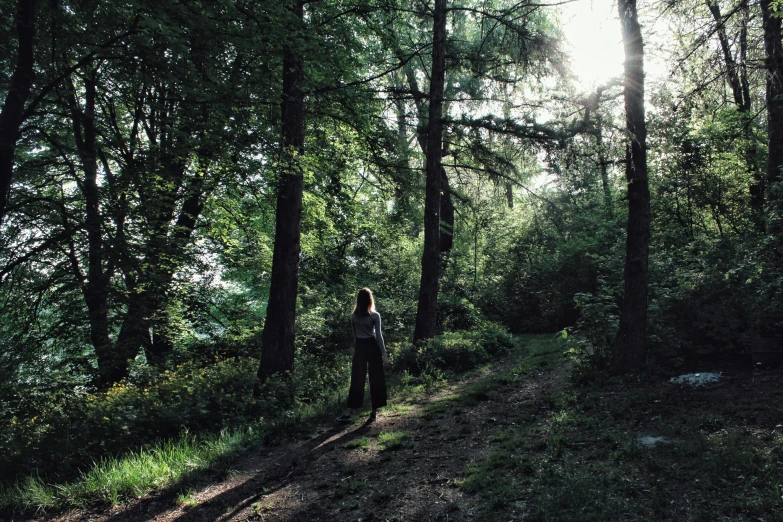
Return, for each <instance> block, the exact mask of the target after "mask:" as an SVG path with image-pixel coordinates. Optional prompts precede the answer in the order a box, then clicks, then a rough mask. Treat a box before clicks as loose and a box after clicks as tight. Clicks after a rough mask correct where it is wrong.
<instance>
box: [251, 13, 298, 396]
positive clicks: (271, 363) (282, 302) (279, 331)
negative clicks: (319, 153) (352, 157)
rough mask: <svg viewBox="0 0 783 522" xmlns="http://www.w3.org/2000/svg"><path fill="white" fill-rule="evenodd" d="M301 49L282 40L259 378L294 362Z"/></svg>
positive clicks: (285, 370)
mask: <svg viewBox="0 0 783 522" xmlns="http://www.w3.org/2000/svg"><path fill="white" fill-rule="evenodd" d="M293 12H294V15H295V16H296V18H297V24H298V28H297V30H296V31H295V34H301V32H302V30H303V27H302V26H303V19H304V3H303V2H302V1H301V0H298V1H297V2H296V4H295V5H294V6H293ZM302 61H303V60H302V55H301V51H299V50H297V49H295V48H294V47H293V45H291V44H286V45H285V47H284V49H283V108H282V110H283V139H282V148H283V151H282V155H283V161H282V165H283V168H282V171H281V173H280V184H279V187H278V194H277V210H276V213H275V247H274V253H273V257H272V281H271V287H270V290H269V301H268V304H267V312H266V322H265V323H264V331H263V333H262V335H261V364H260V366H259V368H258V379H259V381H260V382H264V381H266V380H267V379H268V378H269V377H270V376H271V375H274V374H278V373H285V372H288V371H291V370H293V367H294V334H295V319H296V295H297V286H298V284H299V250H300V231H301V224H302V184H303V176H302V170H301V166H300V163H299V162H300V161H301V158H300V155H301V154H302V152H303V151H304V96H303V94H302V81H303V79H304V67H303V63H302Z"/></svg>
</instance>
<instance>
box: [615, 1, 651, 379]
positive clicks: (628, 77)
mask: <svg viewBox="0 0 783 522" xmlns="http://www.w3.org/2000/svg"><path fill="white" fill-rule="evenodd" d="M618 9H619V12H620V21H621V23H622V29H623V47H624V48H625V82H624V83H625V88H624V98H625V120H626V126H627V129H628V135H629V140H630V143H629V145H628V149H627V150H628V152H627V154H626V158H627V164H626V169H625V174H626V179H627V182H628V228H627V231H628V236H627V239H626V247H625V271H624V273H623V280H624V289H625V292H624V294H623V300H622V304H621V307H620V327H619V330H618V332H617V339H616V341H615V346H614V360H613V362H612V369H613V371H614V372H615V373H628V372H633V371H638V370H640V369H642V368H643V367H644V364H645V359H646V356H647V344H646V338H645V337H646V329H647V281H648V251H649V244H650V189H649V186H648V182H647V129H646V124H645V114H644V46H643V42H642V33H641V27H640V26H639V20H638V18H637V12H636V0H618Z"/></svg>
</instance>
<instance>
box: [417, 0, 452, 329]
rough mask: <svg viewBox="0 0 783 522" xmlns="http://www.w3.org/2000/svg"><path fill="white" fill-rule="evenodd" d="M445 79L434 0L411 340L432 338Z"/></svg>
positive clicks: (442, 14) (442, 6) (440, 6)
mask: <svg viewBox="0 0 783 522" xmlns="http://www.w3.org/2000/svg"><path fill="white" fill-rule="evenodd" d="M445 79H446V0H435V7H434V11H433V27H432V74H431V75H430V103H429V116H428V125H427V127H428V130H427V151H426V157H427V164H426V169H425V170H426V176H427V185H426V193H425V198H424V253H423V254H422V258H421V282H420V286H419V303H418V308H417V310H416V327H415V330H414V333H413V340H414V341H420V340H423V339H431V338H433V337H435V326H436V315H437V310H438V289H439V281H438V278H439V275H440V207H441V156H442V154H443V151H442V148H443V121H442V120H443V93H444V88H445Z"/></svg>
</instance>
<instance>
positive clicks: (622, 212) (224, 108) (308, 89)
mask: <svg viewBox="0 0 783 522" xmlns="http://www.w3.org/2000/svg"><path fill="white" fill-rule="evenodd" d="M780 7H781V6H780V4H779V2H778V1H777V0H759V1H758V2H752V1H749V0H661V1H649V2H645V3H644V4H642V3H639V5H637V1H636V0H618V1H617V5H616V6H615V9H616V12H617V15H618V19H619V20H618V24H617V41H618V45H622V46H623V48H624V53H625V65H624V74H623V76H622V77H620V78H614V79H609V80H607V82H606V83H605V84H603V85H600V86H597V87H595V88H594V89H593V90H590V91H587V92H585V91H583V90H580V87H579V83H578V82H576V81H575V78H574V77H573V74H572V73H571V72H570V71H571V63H570V59H569V56H568V53H567V50H566V48H565V44H564V36H565V35H564V34H563V30H562V24H561V22H560V21H559V18H558V11H557V9H556V8H555V4H554V3H553V4H546V3H539V2H535V1H530V0H525V1H522V2H516V1H514V2H512V1H506V0H482V1H477V0H426V1H425V0H310V1H306V0H286V1H280V2H276V1H275V2H273V1H252V0H216V1H210V2H202V1H197V0H181V1H177V2H174V1H156V2H151V1H148V0H127V1H124V2H115V1H109V0H47V1H44V0H0V71H1V74H0V95H1V97H0V99H1V100H2V102H3V105H2V112H0V426H2V428H1V429H0V484H2V485H3V486H2V489H0V501H2V506H3V509H8V510H16V511H19V510H22V511H23V510H33V511H35V509H36V508H40V507H42V506H43V507H46V508H49V507H52V506H48V505H45V502H42V503H41V504H40V505H39V506H36V505H34V504H35V502H32V501H29V500H24V501H23V500H19V499H18V495H19V491H21V490H22V489H24V488H25V486H21V487H20V486H19V485H20V484H22V485H24V484H28V485H29V488H32V487H33V486H32V485H33V484H59V483H64V482H68V481H71V480H73V479H74V478H75V477H78V476H80V474H83V473H85V472H87V471H88V470H89V469H91V467H92V466H94V464H95V463H96V462H99V461H100V460H101V459H104V458H107V459H109V458H121V457H122V456H123V455H127V454H131V453H133V452H137V451H139V450H140V449H142V448H147V447H150V445H154V444H158V443H161V441H170V440H175V439H176V438H177V437H180V438H181V437H182V436H183V433H184V434H186V436H190V435H193V436H196V437H205V439H204V440H212V439H209V437H218V438H220V437H222V435H220V434H221V433H222V434H226V433H234V432H233V431H232V430H238V431H237V432H239V431H242V430H245V431H244V433H248V431H247V430H248V427H251V428H252V429H251V430H250V431H253V430H255V432H254V433H255V435H252V437H261V438H262V439H263V437H264V436H266V435H264V434H268V433H271V432H267V431H264V430H267V428H268V427H269V426H274V430H277V431H275V433H276V434H278V435H279V434H280V433H285V432H286V430H287V429H289V427H290V429H291V430H294V428H293V426H295V425H296V423H297V422H298V421H301V419H302V418H304V417H306V416H307V415H311V414H314V413H313V412H323V411H327V410H328V408H331V407H334V405H335V404H338V403H339V402H340V400H341V397H342V399H344V397H345V388H346V386H347V382H346V381H347V378H348V366H349V362H350V350H351V345H352V337H351V329H350V327H349V323H348V316H349V315H350V312H351V310H352V307H353V302H354V301H353V300H354V296H355V293H356V291H357V290H358V289H359V288H361V287H364V286H367V287H370V288H371V289H372V290H373V292H374V293H375V297H376V300H377V303H378V310H379V312H380V313H381V314H382V316H383V321H384V323H383V324H384V334H385V336H386V340H387V345H388V347H389V352H390V355H391V356H392V367H391V368H390V372H391V374H392V375H393V376H394V377H393V379H396V380H393V382H398V383H401V384H400V386H427V385H432V384H433V383H437V382H444V381H445V380H447V379H449V378H451V377H454V376H455V375H459V374H461V373H462V372H465V371H468V370H471V369H474V368H476V367H478V366H480V365H482V364H487V363H489V362H490V361H494V360H496V359H497V358H498V357H501V356H503V355H506V354H509V353H516V352H514V348H513V347H514V346H515V343H516V342H517V341H515V339H517V337H516V336H517V335H522V334H544V333H546V334H551V335H552V336H558V337H559V338H562V339H565V342H564V345H563V347H562V350H561V351H567V352H568V356H569V357H570V361H571V363H570V366H569V368H570V370H569V371H570V372H571V380H570V381H569V383H571V382H572V381H573V382H572V383H571V384H569V386H571V385H573V386H588V385H594V383H596V382H606V380H607V379H612V378H613V379H626V378H628V377H627V376H628V375H632V376H634V377H633V378H636V377H637V376H645V378H650V376H655V378H658V379H659V380H663V379H665V378H668V377H669V376H672V375H677V374H680V373H684V372H687V371H692V370H700V369H702V368H704V367H709V368H714V369H721V368H730V369H731V368H734V369H743V370H750V369H751V368H753V367H754V365H757V364H761V365H763V367H764V368H766V367H767V366H768V365H774V364H776V363H777V364H779V363H781V362H783V263H782V261H783V243H782V241H783V222H781V210H783V187H782V186H781V183H780V168H781V166H782V165H783V39H782V38H783V37H782V33H781V16H780ZM653 19H654V20H656V24H660V25H665V27H666V31H667V33H666V35H667V36H666V38H665V39H660V38H659V39H658V40H656V39H652V40H650V41H648V40H647V38H648V34H646V32H645V31H646V30H647V26H646V25H645V23H644V21H645V20H653ZM640 20H641V23H640ZM651 50H654V52H655V53H657V55H658V56H659V57H661V56H662V57H664V61H665V63H667V65H668V67H669V70H667V71H666V76H665V78H664V79H656V81H655V82H650V81H649V78H650V75H649V74H646V72H645V64H646V63H647V62H646V61H645V56H646V53H649V52H650V51H651ZM611 382H612V383H614V384H612V386H614V385H616V383H617V382H618V381H616V380H615V381H611ZM591 383H592V384H591ZM593 399H594V400H595V401H598V399H596V398H595V397H592V399H591V400H593ZM601 400H603V398H601ZM631 402H632V401H631ZM781 421H783V419H781ZM268 429H270V430H271V429H272V428H268ZM274 430H273V431H274ZM259 434H260V435H259ZM275 436H277V435H275ZM248 437H250V436H248ZM252 437H251V438H252ZM220 440H222V439H220ZM248 440H249V439H248ZM254 440H255V439H254ZM242 444H244V443H242ZM778 487H780V485H778ZM29 488H28V489H29ZM131 496H138V495H133V494H131ZM104 500H105V499H104ZM89 501H90V500H89V499H88V500H86V501H85V500H79V501H78V502H77V501H76V500H74V499H70V500H67V501H62V503H60V504H57V505H56V509H62V508H67V507H72V506H75V505H82V504H80V503H79V502H82V503H84V502H87V503H89ZM69 502H70V503H69ZM111 502H114V500H113V499H112V500H111ZM118 502H119V500H118ZM25 503H27V504H25Z"/></svg>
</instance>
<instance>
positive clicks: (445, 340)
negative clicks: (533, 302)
mask: <svg viewBox="0 0 783 522" xmlns="http://www.w3.org/2000/svg"><path fill="white" fill-rule="evenodd" d="M513 346H514V340H513V338H512V336H511V335H510V334H509V333H508V332H507V331H506V330H505V329H504V328H503V327H502V326H500V325H498V324H495V323H484V324H483V325H482V327H481V329H479V330H474V331H458V332H444V333H443V334H442V335H438V336H436V337H435V338H434V339H432V340H430V341H428V342H426V343H422V344H419V345H414V344H412V343H410V342H399V343H389V345H388V346H387V348H388V351H389V354H390V356H391V357H392V360H393V365H394V371H395V372H398V373H402V372H407V373H409V374H411V375H415V376H422V375H429V376H432V375H433V374H437V373H439V372H440V373H442V372H448V373H460V372H464V371H467V370H471V369H473V368H476V367H477V366H479V365H481V364H483V363H486V362H488V361H489V360H490V359H491V358H492V357H495V356H499V355H502V354H504V353H508V352H509V351H510V350H511V348H512V347H513Z"/></svg>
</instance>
